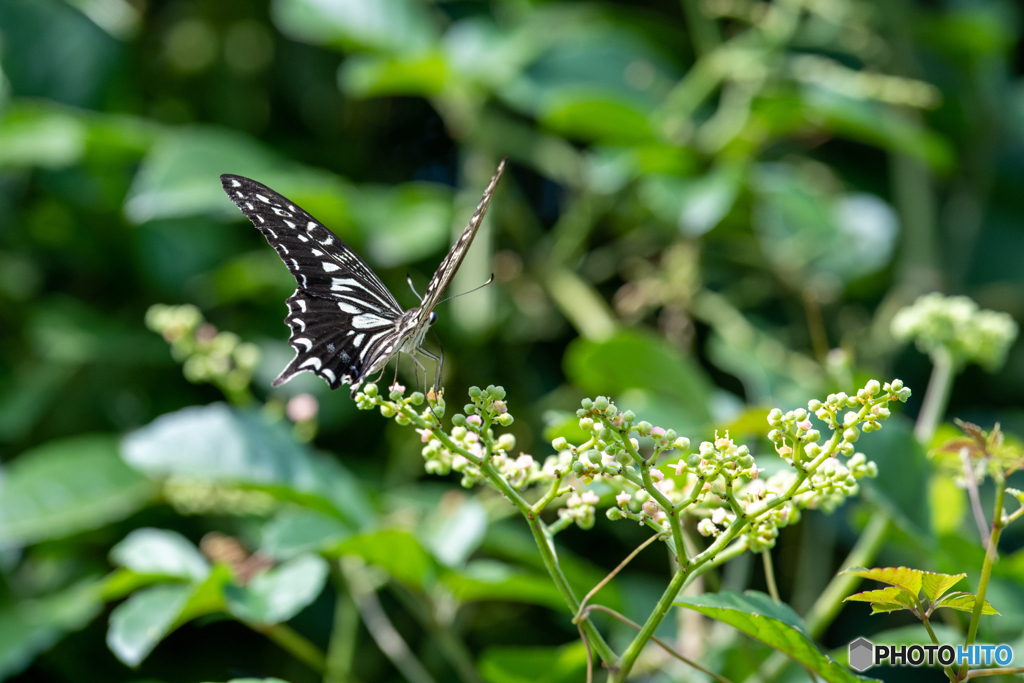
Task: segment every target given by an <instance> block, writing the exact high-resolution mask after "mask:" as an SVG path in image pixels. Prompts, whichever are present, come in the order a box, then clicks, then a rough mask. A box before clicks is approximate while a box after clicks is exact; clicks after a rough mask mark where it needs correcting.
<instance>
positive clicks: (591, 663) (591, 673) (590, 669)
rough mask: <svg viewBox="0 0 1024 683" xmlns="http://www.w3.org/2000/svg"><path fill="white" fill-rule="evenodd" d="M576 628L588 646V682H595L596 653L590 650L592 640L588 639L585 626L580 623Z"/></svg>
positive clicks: (584, 643)
mask: <svg viewBox="0 0 1024 683" xmlns="http://www.w3.org/2000/svg"><path fill="white" fill-rule="evenodd" d="M576 630H577V631H579V632H580V638H581V639H582V640H583V645H584V646H586V648H587V683H594V655H593V653H591V652H590V641H589V640H587V634H586V633H584V632H583V628H582V627H581V626H580V625H579V624H576Z"/></svg>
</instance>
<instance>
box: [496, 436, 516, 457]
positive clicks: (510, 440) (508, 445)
mask: <svg viewBox="0 0 1024 683" xmlns="http://www.w3.org/2000/svg"><path fill="white" fill-rule="evenodd" d="M515 447H516V437H515V436H513V435H512V434H502V435H501V436H499V437H498V448H500V449H501V450H503V451H505V452H506V453H510V452H511V451H512V449H513V448H515Z"/></svg>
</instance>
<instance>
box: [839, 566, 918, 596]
mask: <svg viewBox="0 0 1024 683" xmlns="http://www.w3.org/2000/svg"><path fill="white" fill-rule="evenodd" d="M839 573H840V574H852V575H854V576H859V577H861V578H862V579H873V580H874V581H881V582H882V583H887V584H889V585H891V586H899V587H900V588H902V589H903V590H905V591H906V592H908V593H910V594H911V595H915V596H916V595H917V594H918V593H920V592H921V577H922V575H923V574H924V572H922V571H921V570H920V569H912V568H910V567H877V568H875V569H867V568H865V567H850V568H849V569H845V570H843V571H841V572H839Z"/></svg>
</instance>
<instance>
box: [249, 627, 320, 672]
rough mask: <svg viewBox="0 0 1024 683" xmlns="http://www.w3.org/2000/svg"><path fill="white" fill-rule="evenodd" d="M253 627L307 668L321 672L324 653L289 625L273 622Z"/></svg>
mask: <svg viewBox="0 0 1024 683" xmlns="http://www.w3.org/2000/svg"><path fill="white" fill-rule="evenodd" d="M255 628H256V630H257V631H259V632H260V633H262V634H264V635H265V636H267V637H268V638H270V639H271V640H272V641H274V642H275V643H277V644H278V645H280V646H281V647H282V648H284V649H285V650H287V651H288V652H289V653H290V654H291V655H292V656H293V657H295V658H296V659H298V660H299V661H300V662H302V663H304V664H306V665H307V666H308V667H309V668H311V669H313V670H314V671H316V672H317V673H323V671H324V668H325V661H326V660H325V658H324V653H323V652H321V651H320V648H318V647H317V646H316V645H314V644H313V643H311V642H309V641H308V640H307V639H306V638H305V637H304V636H301V635H299V633H298V632H297V631H295V630H294V629H293V628H292V627H291V626H288V625H287V624H274V625H272V626H264V627H255Z"/></svg>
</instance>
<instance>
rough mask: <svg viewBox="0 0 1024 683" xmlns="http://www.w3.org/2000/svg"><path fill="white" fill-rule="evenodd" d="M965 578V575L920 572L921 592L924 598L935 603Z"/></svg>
mask: <svg viewBox="0 0 1024 683" xmlns="http://www.w3.org/2000/svg"><path fill="white" fill-rule="evenodd" d="M965 578H967V574H937V573H935V572H924V571H923V572H921V590H922V591H924V595H925V597H926V598H928V599H929V600H931V601H932V602H935V601H936V600H938V599H939V598H940V597H941V596H942V595H943V594H945V592H946V591H948V590H949V589H950V588H952V587H953V586H955V585H956V584H958V583H960V581H961V580H962V579H965Z"/></svg>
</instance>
